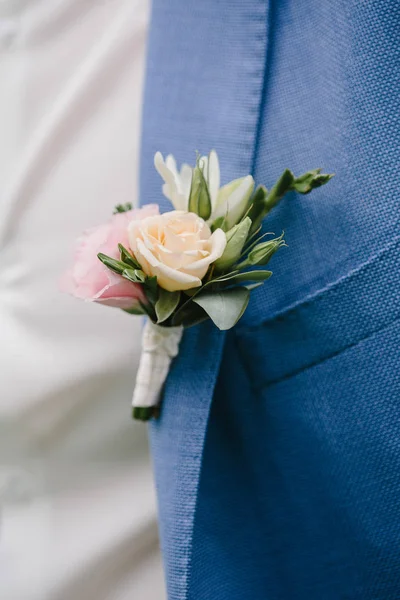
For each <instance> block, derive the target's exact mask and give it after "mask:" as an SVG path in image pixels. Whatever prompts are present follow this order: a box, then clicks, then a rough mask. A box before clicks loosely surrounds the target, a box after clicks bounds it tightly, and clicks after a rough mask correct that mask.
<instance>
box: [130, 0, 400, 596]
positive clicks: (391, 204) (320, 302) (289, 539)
mask: <svg viewBox="0 0 400 600" xmlns="http://www.w3.org/2000/svg"><path fill="white" fill-rule="evenodd" d="M399 26H400V7H399V4H398V2H397V0H386V2H373V1H372V0H367V1H364V2H359V1H356V0H346V1H345V0H338V1H337V2H329V1H328V0H304V1H303V0H302V1H301V2H299V1H297V0H279V1H278V0H270V1H267V0H220V1H219V2H216V1H215V0H203V1H202V2H195V1H194V0H168V2H165V1H164V0H154V1H153V13H152V21H151V28H150V39H149V51H148V63H147V82H146V93H145V102H144V114H143V123H144V125H143V145H142V169H141V197H142V202H159V201H161V203H162V208H163V209H164V210H168V209H170V206H168V203H167V202H166V201H163V200H162V196H161V193H160V190H161V182H160V179H159V177H158V175H157V173H156V172H155V170H154V168H153V162H152V161H153V155H154V153H155V152H156V151H157V150H161V152H163V153H169V152H172V153H173V154H174V155H175V156H176V158H177V160H178V161H179V162H180V161H185V162H193V159H194V152H195V150H199V151H200V152H206V151H208V150H209V149H210V148H213V147H214V148H216V150H217V151H218V154H219V156H220V162H221V169H222V177H223V180H224V182H225V181H227V180H229V179H232V178H235V177H239V176H242V175H245V174H247V173H249V172H251V173H252V174H253V175H254V177H255V179H256V181H257V182H259V183H264V184H266V185H267V186H270V185H272V184H273V183H274V181H275V180H276V178H277V177H278V176H279V175H280V173H281V171H282V170H283V169H284V168H285V167H290V168H291V169H292V170H293V171H294V172H295V173H296V174H299V173H301V172H303V171H305V170H307V169H310V168H315V167H317V166H321V167H323V168H324V170H326V171H329V172H335V173H336V177H335V179H333V180H332V181H331V182H330V183H329V185H328V186H326V187H323V188H321V189H320V190H317V191H315V192H313V194H311V195H310V196H298V195H296V194H292V195H290V196H289V197H288V198H287V199H285V200H284V201H283V202H282V204H281V205H280V206H279V207H278V208H277V209H275V211H274V212H273V214H272V215H271V216H270V218H268V219H267V221H266V223H265V231H274V232H275V233H276V234H279V233H280V231H281V230H282V229H284V230H285V238H286V240H287V243H288V245H289V248H288V249H283V250H281V251H280V252H279V253H278V254H277V255H276V257H274V259H273V262H272V263H271V267H272V270H273V271H274V277H272V278H271V279H270V280H269V281H268V282H267V283H266V285H265V286H263V287H262V288H259V289H258V290H256V291H255V292H254V293H253V297H252V300H251V302H250V305H249V309H248V310H247V312H246V314H245V316H244V317H243V319H242V320H241V321H240V323H239V324H238V326H237V327H236V328H235V329H234V330H233V331H231V332H229V333H228V334H227V335H225V334H223V333H221V332H219V331H218V330H216V329H215V328H214V327H213V326H212V324H210V323H208V324H206V325H204V326H200V327H196V328H193V329H191V330H189V331H187V332H186V333H185V335H184V339H183V342H182V347H181V352H180V355H179V356H178V357H177V359H176V360H175V362H174V364H173V368H172V370H171V373H170V376H169V378H168V381H167V385H166V389H165V395H164V401H163V408H162V414H161V418H160V419H159V420H158V421H157V422H155V423H153V424H152V425H151V443H152V451H153V457H154V465H155V473H156V483H157V491H158V497H159V510H160V534H161V544H162V550H163V555H164V562H165V568H166V578H167V588H168V597H169V600H208V599H210V600H338V599H340V600H345V599H347V600H353V599H356V600H358V599H359V600H395V599H396V600H397V599H398V598H400V558H399V556H400V507H399V506H400V503H399V497H400V464H399V462H400V459H399V450H400V434H399V425H400V423H399V421H400V408H399V403H400V376H399V371H400V369H399V367H400V356H399V346H400V325H399V323H400V322H399V317H400V300H399V298H400V285H399V284H400V269H399V267H400V258H399V257H400V227H399V225H400V208H399V200H398V190H397V188H398V169H399V164H400V152H399V148H400V129H399V113H400V110H399V109H400V100H399V98H400V95H399V80H400V72H399V66H400V42H399Z"/></svg>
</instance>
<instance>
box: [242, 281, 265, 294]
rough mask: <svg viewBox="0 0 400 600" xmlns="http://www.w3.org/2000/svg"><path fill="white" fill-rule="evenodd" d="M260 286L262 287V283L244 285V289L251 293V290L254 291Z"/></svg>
mask: <svg viewBox="0 0 400 600" xmlns="http://www.w3.org/2000/svg"><path fill="white" fill-rule="evenodd" d="M262 285H264V282H263V281H259V282H258V283H250V284H249V285H245V286H244V287H245V288H246V290H249V291H250V292H251V291H252V290H255V289H256V288H258V287H260V286H262Z"/></svg>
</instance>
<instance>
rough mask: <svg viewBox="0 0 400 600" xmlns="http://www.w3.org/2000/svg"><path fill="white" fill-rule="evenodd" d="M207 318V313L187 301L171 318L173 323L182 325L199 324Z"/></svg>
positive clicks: (191, 325)
mask: <svg viewBox="0 0 400 600" xmlns="http://www.w3.org/2000/svg"><path fill="white" fill-rule="evenodd" d="M208 319H209V316H208V314H207V313H206V312H205V311H204V310H203V309H202V308H201V306H198V305H197V304H194V302H187V303H186V304H185V305H184V306H183V307H182V308H180V309H179V312H177V313H176V314H175V315H174V316H173V319H172V324H173V325H175V326H176V325H183V327H193V326H194V325H199V323H202V322H203V321H207V320H208Z"/></svg>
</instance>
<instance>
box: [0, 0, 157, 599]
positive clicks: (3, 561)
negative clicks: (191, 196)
mask: <svg viewBox="0 0 400 600" xmlns="http://www.w3.org/2000/svg"><path fill="white" fill-rule="evenodd" d="M148 17H149V6H148V2H147V0H0V132H1V135H0V334H1V337H0V340H1V343H0V392H1V396H0V494H1V523H0V598H2V599H4V600H92V599H93V600H94V599H96V600H103V599H104V600H106V599H107V600H128V599H129V600H133V599H134V600H142V599H143V600H162V599H163V598H164V597H165V596H164V586H163V576H162V572H161V562H160V557H159V551H158V540H157V531H156V523H155V514H156V513H155V499H154V491H153V483H152V474H151V468H150V465H149V459H148V452H147V440H146V429H145V426H144V425H142V424H141V423H140V424H138V423H133V422H132V421H131V419H130V399H131V394H132V388H133V382H134V378H135V369H136V366H137V362H138V352H139V336H140V327H141V324H140V319H139V318H137V317H130V316H129V315H126V314H125V313H123V312H122V311H118V310H116V309H111V308H108V307H104V306H99V305H93V304H86V303H84V302H81V301H79V300H75V299H73V298H70V297H67V296H63V295H62V294H60V293H59V291H58V288H57V280H58V278H59V276H60V274H61V272H62V271H63V270H64V269H65V267H66V266H67V265H68V261H69V260H70V259H71V252H72V247H73V242H74V239H75V238H76V237H77V236H78V235H79V234H80V233H81V232H82V230H83V229H85V228H87V227H90V226H93V225H96V224H99V223H102V222H104V221H105V220H106V219H108V217H109V215H110V214H111V213H112V210H113V207H114V205H115V204H117V203H125V202H133V203H136V202H137V172H138V155H139V140H140V116H141V97H142V80H143V70H144V51H145V40H146V31H147V23H148Z"/></svg>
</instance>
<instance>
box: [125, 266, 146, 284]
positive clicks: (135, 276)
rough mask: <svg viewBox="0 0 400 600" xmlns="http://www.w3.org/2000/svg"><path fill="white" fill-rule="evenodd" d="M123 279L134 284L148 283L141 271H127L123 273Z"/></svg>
mask: <svg viewBox="0 0 400 600" xmlns="http://www.w3.org/2000/svg"><path fill="white" fill-rule="evenodd" d="M122 277H124V279H128V281H132V283H144V282H145V281H146V275H145V274H144V273H143V271H141V270H140V269H125V270H124V271H122Z"/></svg>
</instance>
